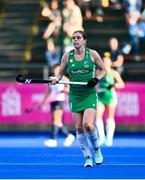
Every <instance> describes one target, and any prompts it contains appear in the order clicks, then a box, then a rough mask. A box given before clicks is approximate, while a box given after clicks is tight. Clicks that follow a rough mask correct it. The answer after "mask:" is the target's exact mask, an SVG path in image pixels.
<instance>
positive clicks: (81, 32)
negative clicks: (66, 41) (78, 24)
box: [73, 30, 87, 40]
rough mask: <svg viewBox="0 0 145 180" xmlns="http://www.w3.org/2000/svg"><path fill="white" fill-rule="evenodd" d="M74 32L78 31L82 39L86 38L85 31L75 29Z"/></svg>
mask: <svg viewBox="0 0 145 180" xmlns="http://www.w3.org/2000/svg"><path fill="white" fill-rule="evenodd" d="M74 33H80V34H81V35H82V37H83V39H84V40H86V39H87V35H86V33H85V32H84V31H81V30H76V31H74ZM74 33H73V34H74Z"/></svg>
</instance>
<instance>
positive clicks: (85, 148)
mask: <svg viewBox="0 0 145 180" xmlns="http://www.w3.org/2000/svg"><path fill="white" fill-rule="evenodd" d="M76 138H77V141H78V144H79V146H80V148H81V150H82V152H83V154H84V157H85V158H86V157H88V156H89V157H92V154H91V150H90V146H89V143H88V139H87V137H86V134H85V133H81V134H79V133H77V135H76Z"/></svg>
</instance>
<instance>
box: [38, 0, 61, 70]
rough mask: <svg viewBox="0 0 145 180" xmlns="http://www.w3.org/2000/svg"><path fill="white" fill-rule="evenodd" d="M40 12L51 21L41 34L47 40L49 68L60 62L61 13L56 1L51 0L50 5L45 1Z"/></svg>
mask: <svg viewBox="0 0 145 180" xmlns="http://www.w3.org/2000/svg"><path fill="white" fill-rule="evenodd" d="M41 14H42V16H44V17H47V18H48V19H49V20H50V21H51V22H50V23H49V25H48V26H47V28H46V30H45V32H44V34H43V39H45V40H46V42H47V50H46V60H47V63H48V65H49V66H50V68H51V67H53V66H54V65H55V64H59V63H60V56H61V52H60V44H61V42H60V37H59V36H60V28H61V13H60V9H59V4H58V1H57V0H52V1H51V4H50V7H49V4H48V3H45V4H44V7H43V9H42V12H41Z"/></svg>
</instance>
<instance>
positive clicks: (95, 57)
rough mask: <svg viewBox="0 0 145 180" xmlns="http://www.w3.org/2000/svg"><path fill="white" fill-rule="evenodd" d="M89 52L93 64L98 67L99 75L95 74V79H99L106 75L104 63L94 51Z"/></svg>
mask: <svg viewBox="0 0 145 180" xmlns="http://www.w3.org/2000/svg"><path fill="white" fill-rule="evenodd" d="M90 52H91V58H92V60H93V62H94V64H95V65H96V66H97V67H98V69H99V71H98V72H99V73H97V74H96V78H97V79H99V80H100V79H101V78H103V77H104V76H105V75H106V72H107V71H106V68H105V65H104V62H103V60H102V58H101V57H100V55H99V54H98V53H97V52H96V51H95V50H90Z"/></svg>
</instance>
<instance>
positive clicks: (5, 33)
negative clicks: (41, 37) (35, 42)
mask: <svg viewBox="0 0 145 180" xmlns="http://www.w3.org/2000/svg"><path fill="white" fill-rule="evenodd" d="M38 8H39V1H38V0H37V1H36V0H31V1H29V0H23V1H20V0H10V1H7V4H6V8H5V14H4V17H3V24H2V26H1V28H0V38H1V41H0V59H1V61H7V62H8V63H9V62H22V61H23V60H24V51H25V48H26V46H27V43H28V42H29V38H30V36H31V34H32V25H33V23H34V21H35V19H36V13H37V11H38Z"/></svg>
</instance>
